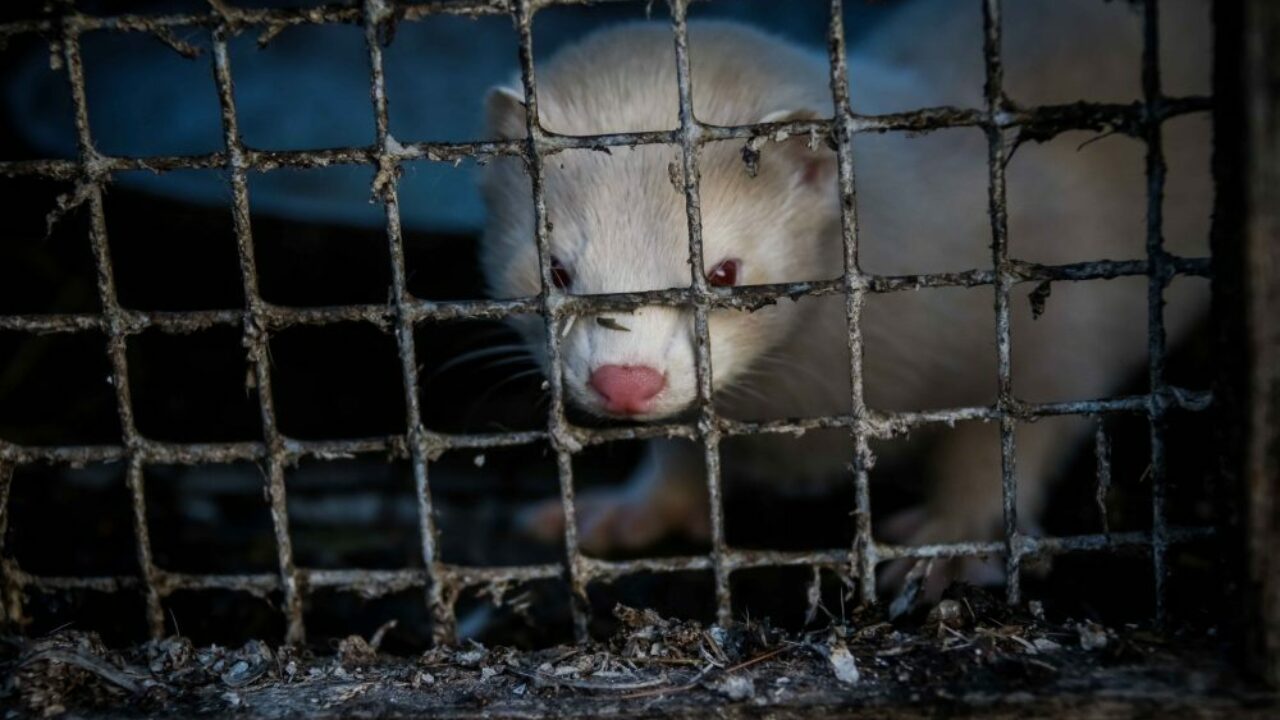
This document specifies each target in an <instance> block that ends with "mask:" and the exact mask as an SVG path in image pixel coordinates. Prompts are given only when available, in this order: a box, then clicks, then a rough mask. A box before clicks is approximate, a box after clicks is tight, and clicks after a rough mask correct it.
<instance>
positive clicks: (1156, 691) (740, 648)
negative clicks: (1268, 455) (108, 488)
mask: <svg viewBox="0 0 1280 720" xmlns="http://www.w3.org/2000/svg"><path fill="white" fill-rule="evenodd" d="M949 595H950V597H949V598H948V599H945V600H943V601H942V602H941V603H940V604H939V605H937V606H935V607H933V608H932V609H930V610H928V611H924V610H921V611H920V612H917V613H915V614H913V615H909V616H905V617H902V618H899V619H897V620H894V621H892V622H891V621H889V620H888V619H887V618H886V617H885V616H884V615H883V613H882V611H880V610H868V611H864V612H862V613H855V614H853V615H852V616H848V617H846V618H845V619H844V620H843V621H840V620H839V619H836V618H833V619H832V623H831V624H830V625H828V626H826V627H824V628H823V629H821V630H817V631H812V632H807V633H786V632H782V631H779V630H776V629H772V628H770V627H769V626H768V625H767V624H762V623H756V622H744V623H739V624H736V625H734V626H732V627H730V628H727V629H721V628H710V629H708V628H706V627H704V626H703V625H701V624H699V623H694V622H687V621H676V620H670V619H666V618H663V617H661V616H660V615H658V614H657V613H655V612H653V611H642V610H634V609H631V608H627V607H624V606H618V607H617V608H615V611H614V614H615V616H616V618H617V620H618V622H619V628H620V629H619V631H618V632H617V633H616V634H615V635H614V636H613V637H612V638H610V639H608V640H606V641H596V642H593V643H591V644H588V645H582V646H560V647H554V648H549V649H545V650H539V651H532V652H531V651H518V650H513V649H509V648H503V647H484V646H482V645H479V644H476V643H465V644H463V645H462V646H459V647H453V648H434V649H431V650H428V651H426V652H424V653H422V654H420V655H418V656H415V657H394V656H390V655H386V654H382V653H380V652H379V650H378V648H379V645H380V643H381V641H382V638H383V633H382V632H379V633H375V634H374V635H373V636H371V637H369V638H363V637H360V636H354V635H353V636H351V637H349V638H347V639H346V640H343V641H342V642H340V643H338V645H337V647H336V648H335V652H334V653H332V654H330V655H314V654H311V653H310V652H308V651H299V650H295V649H293V648H289V647H279V648H272V647H269V646H268V645H266V644H265V643H262V642H258V641H251V642H249V643H246V644H245V645H244V646H242V647H240V648H226V647H219V646H216V645H213V646H207V647H195V646H193V645H192V644H191V642H190V641H189V640H187V639H185V638H182V637H170V638H166V639H164V640H159V641H151V642H148V643H146V644H143V645H140V646H135V647H132V648H127V649H124V650H109V649H107V648H106V647H105V646H104V645H103V643H102V642H101V641H100V640H99V639H98V638H97V636H95V635H93V634H92V633H84V632H79V631H74V630H62V631H60V632H57V633H54V634H52V635H49V636H46V637H42V638H36V639H26V638H16V637H10V638H7V639H6V640H5V641H4V643H3V658H2V664H0V672H2V673H3V677H4V678H5V679H4V685H3V690H2V691H0V692H2V693H3V694H0V706H3V707H7V708H9V710H7V711H6V712H5V717H59V716H95V717H157V716H171V715H172V716H212V715H219V716H221V715H228V714H236V715H241V716H245V717H262V718H285V717H299V716H303V715H305V716H307V717H310V718H330V717H410V716H420V715H430V716H432V717H485V718H498V717H524V718H530V717H565V716H581V717H656V716H664V717H684V716H697V715H705V714H713V715H717V716H722V717H814V716H831V717H857V716H866V715H875V716H877V717H885V716H890V717H922V716H936V715H937V714H939V713H942V714H979V713H980V714H983V715H984V716H988V717H991V716H994V717H1013V716H1018V717H1021V716H1026V715H1028V714H1032V715H1036V716H1063V717H1065V716H1078V715H1081V714H1087V715H1088V716H1090V717H1110V716H1131V715H1132V714H1133V713H1135V712H1137V713H1140V714H1152V713H1157V714H1161V715H1163V714H1166V713H1170V712H1179V713H1180V712H1187V713H1194V714H1197V715H1200V716H1206V715H1207V716H1223V717H1226V716H1230V717H1233V718H1235V717H1258V718H1262V717H1276V714H1275V713H1276V712H1278V711H1280V702H1278V701H1277V697H1276V696H1275V695H1273V694H1267V693H1265V692H1263V691H1260V690H1258V689H1255V688H1253V687H1251V686H1250V685H1248V684H1247V683H1244V682H1242V681H1240V680H1239V679H1238V678H1237V677H1236V676H1235V675H1234V674H1233V673H1232V672H1231V671H1230V666H1229V664H1228V663H1227V661H1226V649H1225V647H1224V645H1223V643H1222V642H1221V641H1219V640H1217V639H1216V638H1214V637H1212V636H1204V635H1203V634H1202V635H1199V636H1195V635H1191V634H1189V633H1178V632H1176V631H1173V632H1169V633H1165V634H1159V633H1155V632H1152V631H1150V630H1148V629H1144V628H1141V627H1138V626H1126V627H1119V628H1113V627H1104V626H1102V625H1098V624H1096V623H1093V622H1090V621H1085V622H1077V621H1074V620H1071V619H1066V618H1064V619H1048V618H1046V617H1045V616H1044V613H1043V611H1042V610H1041V609H1040V608H1039V606H1038V605H1036V604H1034V603H1033V604H1031V605H1030V606H1029V609H1028V610H1027V611H1026V612H1022V611H1011V610H1009V609H1008V608H1007V607H1006V606H1005V605H1003V604H1002V603H1001V602H999V601H998V600H997V599H995V598H993V597H991V596H990V595H988V594H986V593H985V592H983V591H979V590H974V589H970V588H960V589H959V591H954V592H950V593H949Z"/></svg>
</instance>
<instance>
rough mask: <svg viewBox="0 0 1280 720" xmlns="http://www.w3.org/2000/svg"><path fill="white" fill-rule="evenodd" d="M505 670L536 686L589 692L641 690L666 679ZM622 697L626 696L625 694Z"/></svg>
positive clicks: (663, 677) (664, 677)
mask: <svg viewBox="0 0 1280 720" xmlns="http://www.w3.org/2000/svg"><path fill="white" fill-rule="evenodd" d="M507 672H509V673H511V674H513V675H518V676H520V677H522V678H525V679H526V680H532V681H533V684H534V685H536V686H538V687H567V688H573V689H574V690H587V691H590V692H610V691H614V692H616V691H619V690H624V691H625V690H642V689H647V688H651V687H654V686H656V685H661V684H662V683H665V682H666V681H667V677H666V676H665V675H663V676H662V677H658V678H653V679H652V680H639V681H636V682H592V681H590V680H573V679H570V678H563V677H556V676H555V675H548V674H546V673H543V672H528V671H526V670H519V669H517V668H512V667H509V668H507ZM622 697H628V696H626V695H624V696H622Z"/></svg>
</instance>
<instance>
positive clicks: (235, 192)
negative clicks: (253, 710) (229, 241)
mask: <svg viewBox="0 0 1280 720" xmlns="http://www.w3.org/2000/svg"><path fill="white" fill-rule="evenodd" d="M228 32H230V28H229V27H228V26H227V25H220V26H218V27H217V28H215V29H214V30H213V70H214V78H215V79H216V81H217V85H218V103H219V105H220V106H221V108H222V130H223V142H224V144H225V145H226V154H227V173H228V176H229V182H230V184H231V198H232V213H231V214H232V221H233V225H234V227H235V235H236V249H237V251H238V253H237V254H238V255H239V259H240V276H241V282H242V286H243V288H244V298H245V314H244V338H243V343H244V346H245V350H246V351H247V358H248V362H249V365H250V366H251V368H252V370H253V382H254V386H255V387H256V388H257V391H258V408H259V414H260V415H261V418H262V437H263V448H264V450H265V455H266V457H265V460H266V463H267V468H266V475H267V477H266V481H267V493H268V498H269V503H270V506H271V525H272V528H273V530H274V532H275V541H276V555H277V561H278V562H279V564H280V586H281V588H282V589H283V591H284V613H285V620H286V622H287V623H288V625H287V628H288V629H287V630H286V631H285V639H286V640H287V641H288V642H290V643H301V642H302V641H303V640H304V639H305V638H306V630H305V627H304V625H303V621H302V589H301V587H300V583H299V575H298V569H297V567H296V566H295V565H294V562H293V540H292V538H290V536H289V511H288V506H287V505H286V501H285V483H284V470H285V465H286V458H285V451H284V437H283V436H282V435H281V434H280V430H279V428H277V427H276V411H275V403H274V400H273V397H272V393H271V361H270V348H269V347H268V344H269V342H270V331H269V330H267V329H266V328H265V327H263V323H262V322H261V320H260V319H259V315H260V314H261V307H262V304H263V301H262V295H261V293H259V291H258V265H257V259H256V257H255V256H254V250H253V229H252V223H251V221H250V218H249V181H248V177H247V175H246V170H245V167H244V144H243V142H242V141H241V139H240V128H239V126H238V124H237V121H236V103H235V87H234V85H233V83H232V79H231V59H230V57H229V56H228V54H227V33H228Z"/></svg>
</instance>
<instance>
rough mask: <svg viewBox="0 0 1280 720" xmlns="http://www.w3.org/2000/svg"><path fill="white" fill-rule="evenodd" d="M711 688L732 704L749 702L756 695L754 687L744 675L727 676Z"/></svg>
mask: <svg viewBox="0 0 1280 720" xmlns="http://www.w3.org/2000/svg"><path fill="white" fill-rule="evenodd" d="M712 687H713V689H715V691H716V692H718V693H720V694H721V695H724V696H725V697H727V698H729V699H730V700H732V701H734V702H742V701H743V700H750V699H751V698H753V697H755V695H756V685H755V683H754V682H752V681H751V678H750V677H748V676H746V675H729V676H727V677H725V678H724V679H723V680H720V681H719V682H717V683H715V684H713V685H712Z"/></svg>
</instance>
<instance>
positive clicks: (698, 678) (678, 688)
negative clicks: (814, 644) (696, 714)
mask: <svg viewBox="0 0 1280 720" xmlns="http://www.w3.org/2000/svg"><path fill="white" fill-rule="evenodd" d="M791 648H792V646H790V645H784V646H782V647H780V648H776V649H773V650H770V651H769V652H767V653H764V654H762V655H757V656H756V657H753V658H751V659H750V660H746V661H743V662H740V663H738V664H737V665H734V666H732V667H728V668H725V669H724V673H725V674H726V675H730V674H733V673H735V672H738V671H739V670H745V669H746V668H749V667H751V666H752V665H755V664H757V663H762V662H764V661H765V660H768V659H770V658H774V657H777V656H778V655H781V654H782V653H784V652H786V651H788V650H790V649H791ZM715 670H716V667H715V666H714V665H712V666H709V667H707V668H705V669H704V670H702V671H701V672H699V673H698V674H697V675H695V676H694V677H693V679H692V680H690V681H689V682H687V683H684V684H683V685H673V686H671V687H662V688H654V689H652V690H647V691H645V692H637V693H630V694H628V695H619V696H618V699H619V700H636V699H638V698H645V697H653V696H655V695H665V694H667V693H677V692H685V691H687V690H692V689H694V688H696V687H698V685H699V684H700V683H701V682H702V681H703V680H705V679H706V678H707V676H708V675H710V674H711V673H713V672H715Z"/></svg>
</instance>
